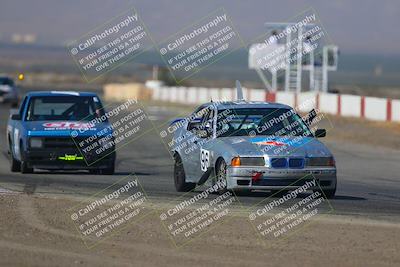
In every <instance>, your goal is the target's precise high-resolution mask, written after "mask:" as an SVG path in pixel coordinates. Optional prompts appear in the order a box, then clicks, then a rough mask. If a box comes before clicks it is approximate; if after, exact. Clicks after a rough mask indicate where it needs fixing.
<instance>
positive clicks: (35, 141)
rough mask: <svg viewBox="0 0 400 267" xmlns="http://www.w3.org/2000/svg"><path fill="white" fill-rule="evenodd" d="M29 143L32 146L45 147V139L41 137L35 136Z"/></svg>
mask: <svg viewBox="0 0 400 267" xmlns="http://www.w3.org/2000/svg"><path fill="white" fill-rule="evenodd" d="M29 142H30V143H29V145H30V147H32V148H41V147H43V140H42V139H41V138H37V137H33V138H31V139H30V140H29Z"/></svg>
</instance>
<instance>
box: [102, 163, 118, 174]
mask: <svg viewBox="0 0 400 267" xmlns="http://www.w3.org/2000/svg"><path fill="white" fill-rule="evenodd" d="M114 173H115V165H114V164H112V165H111V166H110V167H108V168H106V169H103V170H101V174H105V175H113V174H114Z"/></svg>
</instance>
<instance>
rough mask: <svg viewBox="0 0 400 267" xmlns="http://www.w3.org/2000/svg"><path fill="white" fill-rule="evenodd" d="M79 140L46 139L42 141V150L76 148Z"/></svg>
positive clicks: (63, 138)
mask: <svg viewBox="0 0 400 267" xmlns="http://www.w3.org/2000/svg"><path fill="white" fill-rule="evenodd" d="M74 141H75V143H78V142H79V141H81V140H78V138H75V139H74V140H73V139H72V137H46V138H44V139H43V147H44V148H77V146H76V144H75V143H74Z"/></svg>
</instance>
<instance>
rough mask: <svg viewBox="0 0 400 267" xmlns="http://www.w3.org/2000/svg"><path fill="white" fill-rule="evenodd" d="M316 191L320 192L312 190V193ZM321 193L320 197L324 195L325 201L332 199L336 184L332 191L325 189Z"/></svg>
mask: <svg viewBox="0 0 400 267" xmlns="http://www.w3.org/2000/svg"><path fill="white" fill-rule="evenodd" d="M316 191H318V192H321V190H314V192H316ZM322 191H323V193H322V195H325V197H326V198H327V199H331V198H334V197H335V194H336V184H335V188H333V189H325V190H322Z"/></svg>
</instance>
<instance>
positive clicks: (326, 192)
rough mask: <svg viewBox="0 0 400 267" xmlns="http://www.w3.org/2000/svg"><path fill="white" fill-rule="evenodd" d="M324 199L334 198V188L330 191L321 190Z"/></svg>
mask: <svg viewBox="0 0 400 267" xmlns="http://www.w3.org/2000/svg"><path fill="white" fill-rule="evenodd" d="M323 191H324V194H325V196H326V198H328V199H331V198H334V197H335V194H336V187H335V188H334V189H330V190H323Z"/></svg>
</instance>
